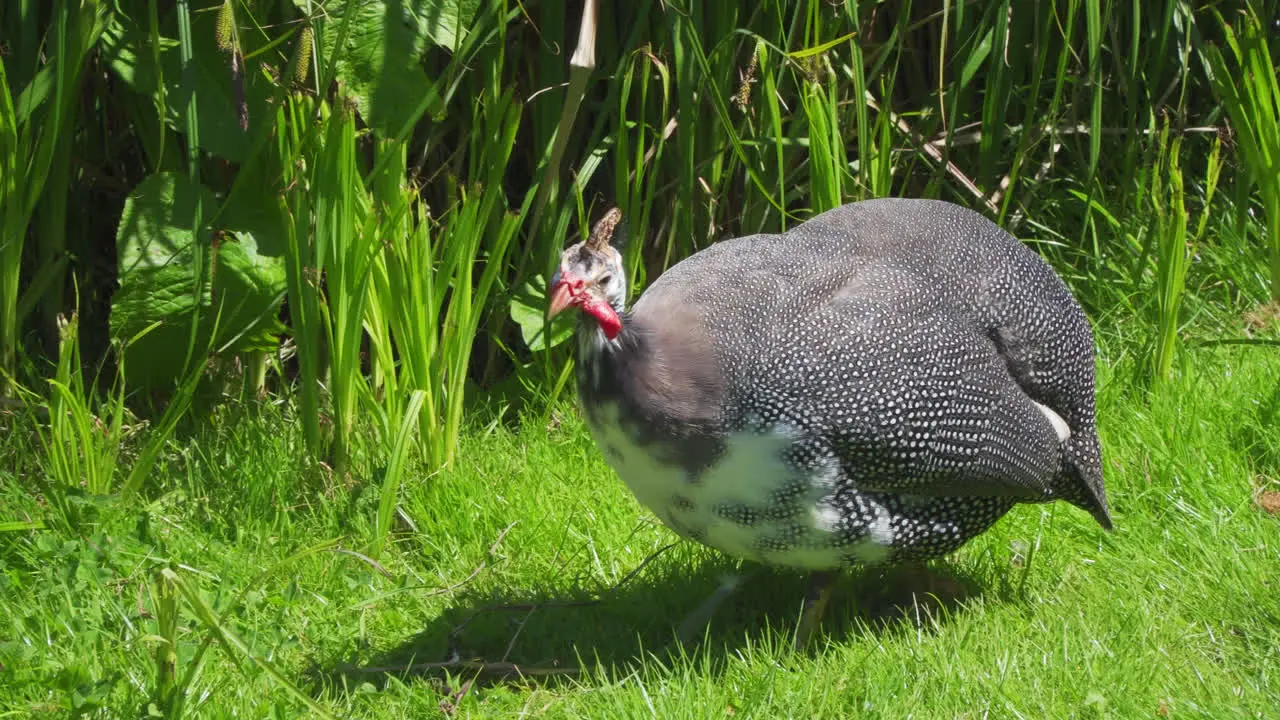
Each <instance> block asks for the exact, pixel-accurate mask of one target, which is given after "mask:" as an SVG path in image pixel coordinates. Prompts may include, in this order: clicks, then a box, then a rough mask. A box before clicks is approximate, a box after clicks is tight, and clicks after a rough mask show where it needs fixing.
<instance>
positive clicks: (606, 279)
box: [596, 273, 613, 285]
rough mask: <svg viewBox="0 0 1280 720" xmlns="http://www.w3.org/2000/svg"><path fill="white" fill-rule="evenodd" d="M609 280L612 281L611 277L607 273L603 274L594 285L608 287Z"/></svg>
mask: <svg viewBox="0 0 1280 720" xmlns="http://www.w3.org/2000/svg"><path fill="white" fill-rule="evenodd" d="M611 280H613V276H612V275H610V274H609V273H605V274H603V275H601V276H600V279H599V280H597V281H596V284H598V285H608V284H609V282H610V281H611Z"/></svg>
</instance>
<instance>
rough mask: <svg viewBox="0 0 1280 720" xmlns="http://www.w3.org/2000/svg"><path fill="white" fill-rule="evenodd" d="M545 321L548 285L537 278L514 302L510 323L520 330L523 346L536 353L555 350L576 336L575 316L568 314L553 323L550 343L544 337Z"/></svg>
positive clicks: (523, 289)
mask: <svg viewBox="0 0 1280 720" xmlns="http://www.w3.org/2000/svg"><path fill="white" fill-rule="evenodd" d="M546 317H547V281H546V280H544V279H543V278H542V277H541V276H538V277H535V278H534V279H533V280H532V281H530V282H527V283H525V284H524V286H523V287H522V288H520V292H518V293H516V296H515V297H513V298H512V299H511V319H512V320H514V321H515V322H516V324H517V325H519V326H520V336H521V337H523V338H524V344H525V345H527V346H528V347H529V349H530V350H533V351H534V352H538V351H540V350H545V349H546V348H548V347H555V346H557V345H559V344H560V343H562V342H564V341H565V340H568V339H569V338H570V337H572V336H573V323H574V319H573V317H572V313H565V314H563V315H559V316H557V317H555V318H554V319H552V321H551V324H550V342H548V341H547V335H545V334H544V332H545V331H546V330H547V325H546V322H545V321H546Z"/></svg>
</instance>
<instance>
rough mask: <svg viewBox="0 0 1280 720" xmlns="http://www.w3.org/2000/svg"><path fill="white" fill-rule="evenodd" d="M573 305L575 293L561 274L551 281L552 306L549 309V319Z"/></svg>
mask: <svg viewBox="0 0 1280 720" xmlns="http://www.w3.org/2000/svg"><path fill="white" fill-rule="evenodd" d="M572 304H573V291H572V290H571V289H570V287H569V283H567V282H565V280H564V278H563V277H561V275H560V273H556V276H555V277H554V278H552V279H551V305H550V306H549V307H548V308H547V318H548V319H550V318H553V317H555V316H557V315H559V314H560V313H562V312H564V309H565V308H567V307H569V306H570V305H572Z"/></svg>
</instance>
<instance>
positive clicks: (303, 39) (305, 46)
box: [293, 24, 314, 85]
mask: <svg viewBox="0 0 1280 720" xmlns="http://www.w3.org/2000/svg"><path fill="white" fill-rule="evenodd" d="M313 37H314V34H313V32H312V30H311V25H309V24H308V25H304V26H303V27H302V32H300V33H298V44H297V45H294V47H293V58H294V66H293V81H294V82H295V83H297V84H298V85H306V84H307V73H308V72H310V71H311V40H312V38H313Z"/></svg>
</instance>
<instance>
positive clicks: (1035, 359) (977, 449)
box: [579, 199, 1110, 562]
mask: <svg viewBox="0 0 1280 720" xmlns="http://www.w3.org/2000/svg"><path fill="white" fill-rule="evenodd" d="M589 338H590V339H589V340H587V341H584V343H583V350H584V357H582V358H581V359H580V363H581V365H582V367H583V368H584V369H583V370H582V371H581V372H580V373H579V385H580V390H581V393H582V397H583V401H584V404H585V406H586V409H587V412H588V418H589V421H590V420H594V421H595V422H599V418H598V417H596V415H597V413H598V409H599V408H600V407H603V406H605V405H607V404H613V406H616V407H618V408H620V410H619V413H620V415H621V416H622V419H621V422H622V423H623V425H624V426H625V427H627V428H628V429H629V432H630V433H631V434H632V436H634V437H635V440H636V442H637V444H639V445H641V446H645V447H648V448H650V449H651V451H652V452H653V453H654V454H655V455H656V456H660V457H661V458H662V459H663V461H665V462H670V463H673V464H682V465H683V466H684V467H685V468H686V470H687V472H688V474H689V478H690V482H691V483H696V482H697V478H698V474H699V472H700V471H701V469H703V468H706V467H708V466H712V465H714V464H715V462H716V459H717V457H718V456H719V454H720V453H722V452H723V450H724V443H725V440H726V438H728V437H730V436H731V435H733V434H735V433H742V432H752V431H764V430H766V429H767V428H770V427H774V426H778V425H780V424H781V425H785V426H786V427H788V428H794V429H795V431H796V440H795V441H794V442H793V443H790V444H789V445H788V446H787V447H786V448H784V449H783V450H782V451H781V452H783V453H784V454H785V456H786V457H785V461H786V464H787V466H788V467H791V468H796V469H797V472H799V473H800V474H805V473H807V474H808V476H816V475H817V474H822V476H823V477H833V476H834V477H835V481H834V482H833V483H832V489H831V490H830V492H829V493H828V495H827V496H825V497H824V498H823V499H822V500H821V502H822V503H824V504H825V505H829V506H830V507H832V508H835V510H836V512H838V513H839V514H840V516H841V521H840V525H839V527H840V531H839V532H837V533H836V534H837V535H839V536H841V538H842V540H839V541H837V542H845V543H846V544H849V545H850V546H854V545H856V544H857V543H859V542H861V541H862V540H863V539H864V538H865V537H866V536H867V535H868V533H869V532H871V529H872V528H873V527H874V526H875V524H876V523H877V522H881V523H889V522H892V523H893V530H894V532H893V533H891V534H890V535H889V536H890V537H893V538H896V539H897V540H896V541H895V542H894V546H895V547H894V548H893V550H894V553H893V557H897V558H905V557H930V556H935V555H938V554H942V553H945V552H948V551H950V550H952V549H954V548H955V547H958V546H959V545H960V544H962V543H963V542H964V541H966V540H968V539H969V538H970V537H972V536H973V535H976V534H977V533H979V532H981V531H983V530H985V529H986V528H987V527H989V526H990V524H991V523H993V522H995V520H997V519H998V518H999V517H1000V516H1001V515H1003V514H1004V512H1006V511H1007V510H1008V509H1009V508H1010V507H1012V506H1013V505H1014V504H1015V503H1018V502H1044V501H1049V500H1055V499H1061V500H1066V501H1068V502H1070V503H1072V504H1075V505H1077V506H1079V507H1081V508H1084V509H1085V510H1087V511H1088V512H1090V513H1091V514H1092V515H1093V516H1094V518H1096V519H1097V520H1098V522H1099V523H1101V524H1102V525H1103V526H1104V527H1110V517H1109V514H1108V510H1107V503H1106V496H1105V491H1104V489H1103V480H1102V471H1101V458H1100V449H1099V443H1098V438H1097V433H1096V429H1095V420H1094V397H1093V362H1094V360H1093V352H1094V344H1093V335H1092V332H1091V330H1090V328H1089V324H1088V322H1087V320H1086V318H1085V316H1084V314H1083V312H1082V311H1081V309H1080V307H1079V305H1078V304H1077V303H1076V302H1075V300H1074V298H1073V297H1072V296H1071V294H1070V292H1069V290H1068V289H1067V287H1066V286H1065V285H1064V284H1063V282H1062V281H1061V279H1060V278H1059V277H1058V276H1057V275H1056V274H1055V273H1054V272H1053V270H1052V269H1051V268H1050V267H1049V266H1048V265H1047V264H1046V263H1045V262H1044V261H1043V260H1041V258H1040V257H1039V256H1037V255H1036V254H1035V253H1034V252H1032V251H1031V250H1030V249H1028V248H1026V247H1025V246H1023V245H1022V244H1021V243H1019V242H1018V241H1017V240H1016V239H1014V238H1013V237H1011V236H1010V235H1008V234H1007V233H1005V232H1004V231H1003V230H1001V229H1000V228H999V227H997V226H996V225H995V224H994V223H991V222H990V221H988V220H986V219H985V218H983V217H982V216H980V215H978V214H977V213H974V212H972V211H969V210H966V209H964V208H961V207H959V206H956V205H952V204H949V203H944V202H939V201H928V200H902V199H885V200H874V201H867V202H861V203H854V204H850V205H846V206H843V207H840V208H837V209H835V210H832V211H829V212H826V213H823V214H821V215H819V216H817V217H815V218H813V219H811V220H809V221H808V222H805V223H803V224H801V225H799V226H796V227H795V228H793V229H791V230H790V231H788V232H786V233H782V234H778V235H754V236H748V237H742V238H738V239H734V240H728V241H724V242H720V243H717V244H715V245H713V246H711V247H710V248H708V249H706V250H703V251H701V252H699V253H697V254H695V255H693V256H691V257H690V258H688V259H686V260H684V261H682V262H680V263H679V264H677V265H676V266H674V267H672V268H671V269H670V270H669V271H667V272H666V273H665V274H663V275H662V276H661V277H660V278H658V279H657V280H656V281H655V282H654V283H653V284H652V286H651V287H650V288H649V289H648V290H647V291H646V292H645V293H644V295H643V296H642V297H641V298H640V299H639V301H638V302H637V303H636V304H635V307H634V308H633V311H632V312H631V313H630V314H629V316H627V318H626V324H625V325H624V329H623V333H622V335H621V336H620V337H619V338H618V340H617V341H615V342H613V343H608V342H605V341H603V336H601V335H599V334H598V333H592V334H590V335H589ZM588 370H589V371H588ZM1041 406H1043V407H1044V408H1048V409H1049V410H1050V411H1052V413H1056V414H1057V415H1058V416H1060V417H1061V419H1062V420H1065V423H1066V425H1067V426H1068V427H1069V429H1070V434H1069V437H1068V438H1067V439H1066V441H1065V442H1061V435H1060V434H1059V432H1057V431H1055V426H1054V424H1053V423H1051V422H1050V421H1049V420H1048V419H1046V415H1047V413H1045V412H1044V411H1043V409H1042V407H1041ZM802 485H803V484H802V483H801V484H795V485H794V486H793V485H787V484H783V485H780V487H779V489H778V491H777V492H775V493H774V496H776V497H773V499H772V500H771V501H770V502H769V503H765V505H766V506H764V507H726V508H721V509H720V512H721V515H723V516H726V517H729V518H731V519H733V520H734V521H735V522H740V523H745V524H747V525H750V524H751V523H752V522H753V520H758V518H759V517H761V516H762V515H768V514H769V513H773V515H774V516H777V517H782V518H785V517H788V516H789V514H790V515H794V514H796V513H798V512H800V511H801V509H802V508H800V507H799V505H798V503H802V502H806V501H804V500H803V499H802V497H801V496H803V495H804V493H805V490H804V487H803V486H802ZM788 488H792V489H794V492H791V491H790V490H788ZM730 505H731V504H730ZM655 509H656V510H659V514H660V515H661V514H663V513H662V511H661V508H655ZM886 513H888V515H887V516H886ZM678 516H679V514H678V513H675V512H674V511H673V512H672V513H668V514H666V515H664V519H666V520H668V522H669V523H672V524H673V525H676V526H677V528H676V529H677V530H682V531H684V533H685V534H687V535H689V536H691V537H695V538H697V537H698V534H699V529H698V528H694V527H686V528H680V527H678V525H679V523H678V522H676V518H677V517H678ZM777 527H785V523H783V524H782V525H776V526H775V530H773V531H771V532H770V533H764V534H762V537H760V538H759V539H758V541H757V545H758V547H757V550H758V552H756V553H754V554H755V555H756V556H757V557H759V558H760V559H764V560H768V559H769V555H770V552H771V551H776V550H778V549H779V547H780V546H784V545H786V543H787V539H786V537H784V536H785V535H786V532H784V531H782V530H777V529H776V528H777ZM779 533H781V535H779ZM857 559H858V557H857V556H856V554H855V555H852V556H850V557H849V558H848V559H847V561H849V562H852V561H856V560H857Z"/></svg>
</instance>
